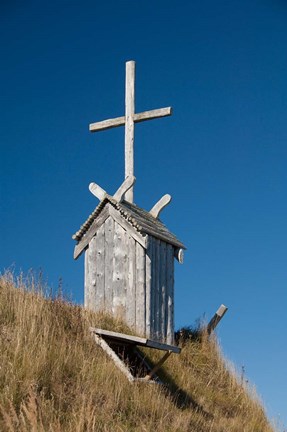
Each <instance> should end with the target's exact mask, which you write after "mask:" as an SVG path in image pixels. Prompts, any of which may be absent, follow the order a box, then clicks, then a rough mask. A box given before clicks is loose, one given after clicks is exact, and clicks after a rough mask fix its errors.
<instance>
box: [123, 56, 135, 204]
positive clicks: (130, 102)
mask: <svg viewBox="0 0 287 432" xmlns="http://www.w3.org/2000/svg"><path fill="white" fill-rule="evenodd" d="M134 113H135V62H134V61H129V62H127V63H126V96H125V124H126V127H125V178H127V177H128V176H131V177H133V176H134ZM125 199H126V201H129V202H131V203H132V202H133V199H134V190H133V187H131V188H130V189H129V190H128V191H127V192H126V194H125Z"/></svg>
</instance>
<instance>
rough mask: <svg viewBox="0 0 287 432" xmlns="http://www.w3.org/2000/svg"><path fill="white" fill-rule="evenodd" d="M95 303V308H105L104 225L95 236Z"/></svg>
mask: <svg viewBox="0 0 287 432" xmlns="http://www.w3.org/2000/svg"><path fill="white" fill-rule="evenodd" d="M96 268H97V269H96V275H95V278H96V295H97V298H96V303H97V310H105V225H104V224H103V225H102V226H101V227H100V228H99V229H98V231H97V238H96Z"/></svg>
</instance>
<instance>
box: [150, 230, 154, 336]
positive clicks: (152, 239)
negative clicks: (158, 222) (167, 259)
mask: <svg viewBox="0 0 287 432" xmlns="http://www.w3.org/2000/svg"><path fill="white" fill-rule="evenodd" d="M149 253H150V261H151V289H150V333H151V339H155V337H156V332H155V315H156V309H155V286H156V284H155V239H154V238H153V237H152V236H149Z"/></svg>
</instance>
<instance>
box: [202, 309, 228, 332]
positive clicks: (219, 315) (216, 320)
mask: <svg viewBox="0 0 287 432" xmlns="http://www.w3.org/2000/svg"><path fill="white" fill-rule="evenodd" d="M227 310H228V308H227V307H226V306H224V305H223V304H222V305H221V306H220V308H219V309H218V310H217V311H216V313H215V314H214V315H213V317H212V318H211V320H210V321H209V323H208V325H207V333H208V334H210V333H211V332H212V331H213V330H214V329H215V327H216V326H217V324H218V323H219V321H220V320H221V319H222V318H223V317H224V315H225V313H226V312H227Z"/></svg>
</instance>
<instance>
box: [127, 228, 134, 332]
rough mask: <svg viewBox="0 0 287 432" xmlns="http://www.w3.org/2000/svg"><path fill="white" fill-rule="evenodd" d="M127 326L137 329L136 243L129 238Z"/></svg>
mask: <svg viewBox="0 0 287 432" xmlns="http://www.w3.org/2000/svg"><path fill="white" fill-rule="evenodd" d="M127 256H128V257H127V270H128V274H127V310H126V318H127V324H128V325H129V326H130V327H131V328H133V329H134V330H135V329H136V241H135V240H134V239H133V238H132V237H131V236H127Z"/></svg>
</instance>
